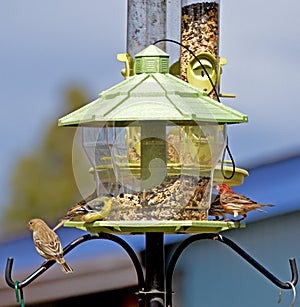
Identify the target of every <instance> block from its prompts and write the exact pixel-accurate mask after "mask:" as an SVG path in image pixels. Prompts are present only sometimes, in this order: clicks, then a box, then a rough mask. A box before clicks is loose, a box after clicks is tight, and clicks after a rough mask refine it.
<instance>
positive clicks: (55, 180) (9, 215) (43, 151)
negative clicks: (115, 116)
mask: <svg viewBox="0 0 300 307" xmlns="http://www.w3.org/2000/svg"><path fill="white" fill-rule="evenodd" d="M66 103H67V107H66V108H65V109H66V112H65V113H70V112H72V111H74V110H75V109H77V108H79V107H81V106H82V105H84V104H85V103H86V97H85V95H84V94H83V92H82V91H81V90H80V89H77V88H72V89H70V90H69V91H68V92H67V99H66ZM58 118H59V117H58ZM75 131H76V129H75V128H68V127H57V121H56V120H54V123H53V124H52V125H51V127H49V129H48V131H47V132H46V135H45V138H44V140H43V142H42V144H41V145H39V147H38V148H34V149H33V151H32V153H30V154H28V155H26V156H24V157H22V158H21V159H20V161H19V162H18V163H17V164H16V167H15V170H14V171H13V174H12V195H11V201H10V202H9V204H7V206H6V207H5V210H4V212H3V220H2V223H1V226H2V231H1V232H2V234H6V233H7V234H12V233H16V232H19V231H21V230H24V229H26V227H27V222H28V221H29V219H31V218H34V217H39V218H42V219H45V220H46V221H47V223H50V224H55V223H56V222H57V220H58V219H59V218H61V217H62V216H63V215H64V213H65V212H66V211H67V209H68V208H70V207H71V206H72V205H73V204H74V203H75V202H77V201H78V200H80V199H81V198H82V196H81V195H80V192H79V189H78V187H77V185H76V181H75V178H74V173H73V166H72V147H73V138H74V133H75ZM77 156H78V155H77ZM81 162H82V161H76V163H81ZM82 169H83V168H82ZM87 171H88V170H87V169H85V172H87Z"/></svg>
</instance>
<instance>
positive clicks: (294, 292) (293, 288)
mask: <svg viewBox="0 0 300 307" xmlns="http://www.w3.org/2000/svg"><path fill="white" fill-rule="evenodd" d="M286 283H287V284H289V285H290V286H291V288H292V290H293V296H294V297H293V301H292V303H291V305H290V307H294V306H295V303H296V297H297V294H296V288H295V286H294V285H293V283H291V282H290V281H287V282H286Z"/></svg>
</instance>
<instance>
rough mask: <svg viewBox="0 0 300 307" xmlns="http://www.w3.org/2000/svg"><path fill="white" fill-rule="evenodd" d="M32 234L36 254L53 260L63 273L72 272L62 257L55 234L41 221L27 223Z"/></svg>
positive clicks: (34, 220) (36, 219)
mask: <svg viewBox="0 0 300 307" xmlns="http://www.w3.org/2000/svg"><path fill="white" fill-rule="evenodd" d="M28 227H29V228H30V229H31V230H32V232H33V243H34V245H35V248H36V250H37V252H38V253H39V254H40V255H41V256H42V257H44V258H45V259H46V260H55V261H56V262H57V263H58V264H59V265H60V267H61V269H62V270H63V272H65V273H70V272H73V269H72V268H71V267H70V266H69V265H68V264H67V262H66V260H65V259H64V257H63V249H62V246H61V243H60V240H59V237H58V236H57V234H56V233H55V232H54V231H53V230H52V229H51V228H50V227H49V226H48V225H47V224H46V223H45V222H44V221H43V220H41V219H38V218H35V219H32V220H30V221H29V222H28Z"/></svg>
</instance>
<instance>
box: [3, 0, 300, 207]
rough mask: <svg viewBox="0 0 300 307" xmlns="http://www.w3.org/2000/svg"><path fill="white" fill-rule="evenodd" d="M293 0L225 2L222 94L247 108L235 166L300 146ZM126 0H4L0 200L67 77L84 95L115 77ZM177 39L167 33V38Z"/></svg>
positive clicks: (52, 112) (299, 50)
mask: <svg viewBox="0 0 300 307" xmlns="http://www.w3.org/2000/svg"><path fill="white" fill-rule="evenodd" d="M299 11H300V4H299V1H296V0H285V1H278V0H273V1H271V0H266V1H259V0H252V1H236V0H226V1H221V24H220V29H221V33H220V56H222V57H225V58H227V61H228V64H227V65H226V66H225V67H224V69H223V75H222V81H221V91H222V92H224V93H234V94H236V96H237V98H236V99H223V100H222V102H223V103H224V104H226V105H228V106H231V107H233V108H235V109H237V110H239V111H241V112H243V113H245V114H247V115H248V116H249V123H248V124H241V125H234V126H232V127H230V129H229V145H230V148H231V152H232V154H233V156H234V158H235V161H236V163H237V166H239V167H247V166H250V165H253V164H257V163H261V162H264V161H268V160H272V159H277V158H279V157H281V156H285V155H287V154H289V153H293V152H298V153H299V152H300V138H299V136H298V134H299V132H298V131H299V130H300V121H299V113H300V104H299V101H298V91H299V90H298V88H299V85H298V82H299V76H298V74H299V68H300V41H299V29H300V20H299V17H298V13H299ZM126 22H127V9H126V1H124V0H123V1H121V0H110V1H96V0H88V1H83V0H76V1H74V0H73V1H71V0H52V1H38V0H27V1H17V0H10V1H0V37H1V52H0V81H1V82H0V91H1V107H2V112H1V114H2V120H1V122H0V137H1V139H2V146H1V150H0V158H1V161H2V166H1V168H0V191H1V193H2V195H6V197H5V196H4V197H2V198H1V201H0V208H1V206H3V205H4V204H5V203H6V201H7V196H8V195H9V193H8V192H7V191H8V189H9V182H10V172H11V170H12V169H13V167H14V163H15V161H17V160H18V158H20V157H21V156H22V155H23V154H26V153H28V152H30V151H31V150H32V149H33V148H34V147H35V146H36V145H37V144H38V143H39V141H40V140H41V139H42V137H43V133H44V131H45V129H46V128H47V127H48V125H49V124H51V123H56V121H57V119H58V118H59V117H60V116H61V115H62V114H60V106H61V104H62V102H63V100H64V89H65V88H66V87H67V86H68V85H71V84H79V85H80V86H82V87H84V89H85V90H86V92H87V93H88V95H89V97H90V100H93V99H95V98H96V97H97V94H98V93H99V92H101V91H102V90H104V89H107V88H109V87H110V86H112V85H114V84H116V83H118V82H120V81H121V80H122V79H123V78H122V76H121V74H120V70H121V69H122V68H123V64H122V63H119V62H118V61H117V60H116V54H117V53H123V52H125V51H126ZM169 38H173V37H169Z"/></svg>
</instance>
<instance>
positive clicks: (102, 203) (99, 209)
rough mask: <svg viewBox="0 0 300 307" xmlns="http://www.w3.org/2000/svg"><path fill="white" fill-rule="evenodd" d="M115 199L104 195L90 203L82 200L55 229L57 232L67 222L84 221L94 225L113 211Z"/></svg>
mask: <svg viewBox="0 0 300 307" xmlns="http://www.w3.org/2000/svg"><path fill="white" fill-rule="evenodd" d="M113 202H114V199H113V197H112V196H111V195H102V196H99V197H96V198H94V199H92V200H90V201H86V200H82V201H80V202H79V203H77V204H75V205H74V206H73V207H72V208H71V209H70V210H69V211H68V212H67V213H66V215H65V216H64V217H63V218H62V219H61V220H60V221H59V223H58V224H57V225H56V226H55V227H54V228H53V230H54V231H55V230H57V229H58V228H59V227H61V226H62V225H63V224H64V223H65V222H66V221H73V220H74V221H83V222H88V223H92V222H94V221H99V220H103V219H104V218H105V217H107V216H108V214H109V213H110V211H111V208H112V205H113Z"/></svg>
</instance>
